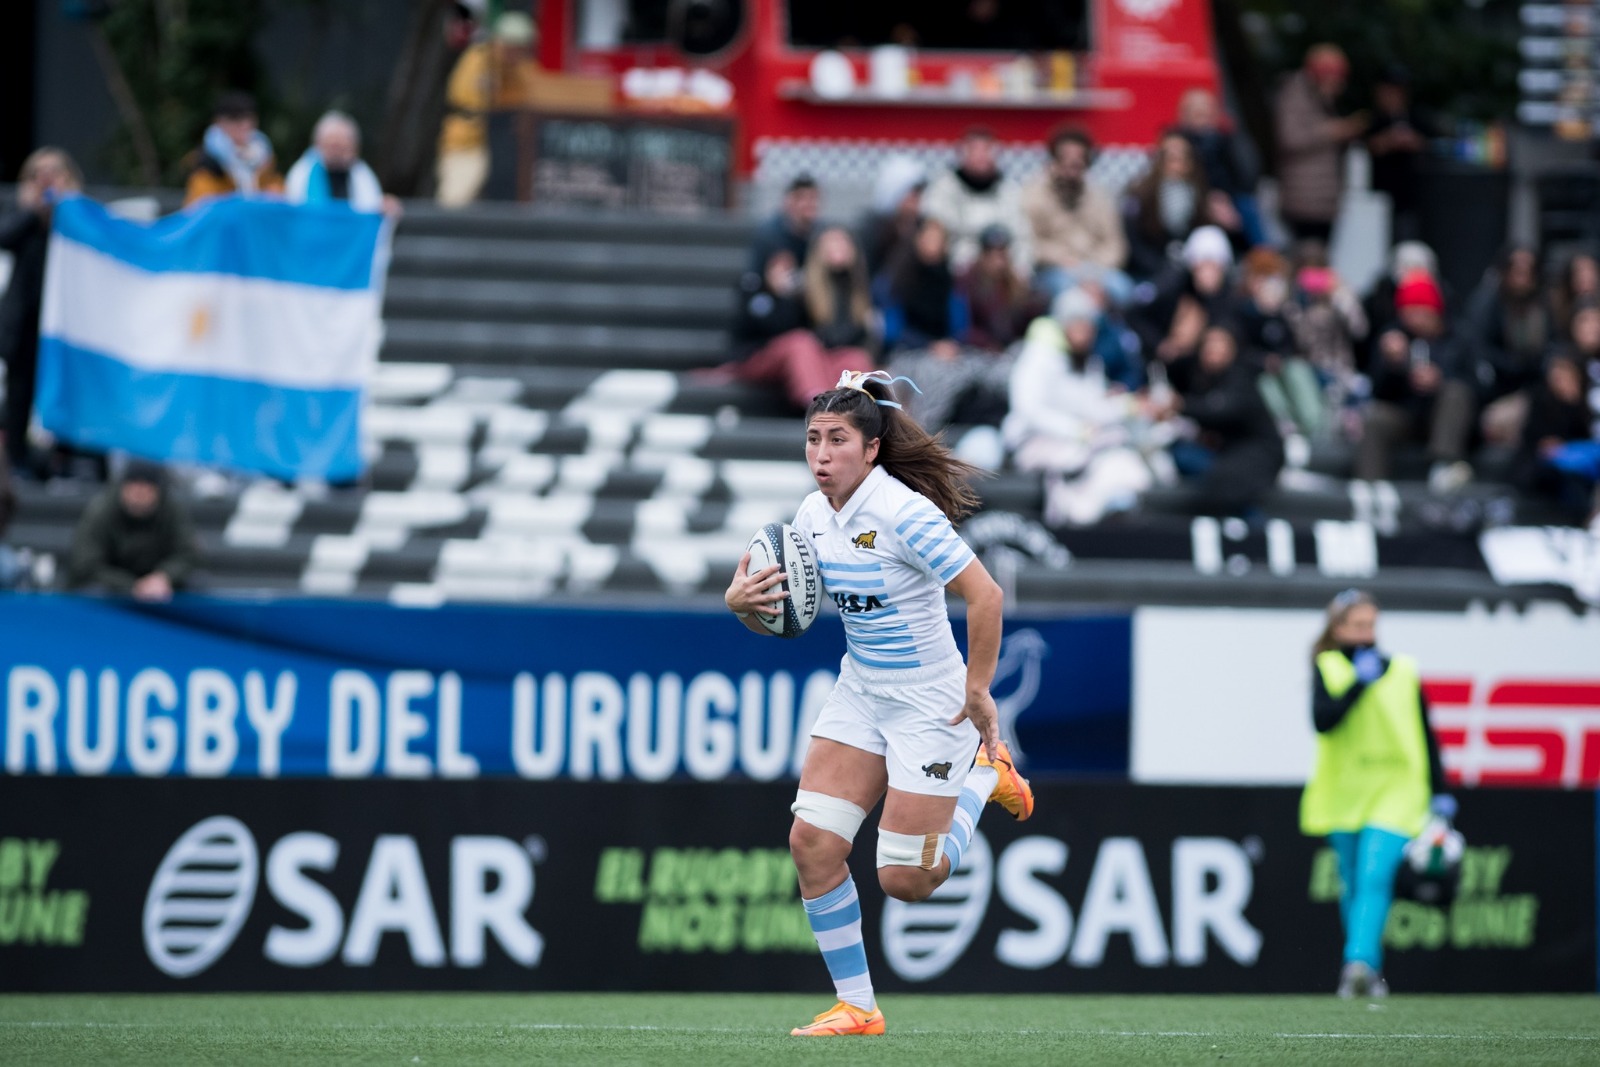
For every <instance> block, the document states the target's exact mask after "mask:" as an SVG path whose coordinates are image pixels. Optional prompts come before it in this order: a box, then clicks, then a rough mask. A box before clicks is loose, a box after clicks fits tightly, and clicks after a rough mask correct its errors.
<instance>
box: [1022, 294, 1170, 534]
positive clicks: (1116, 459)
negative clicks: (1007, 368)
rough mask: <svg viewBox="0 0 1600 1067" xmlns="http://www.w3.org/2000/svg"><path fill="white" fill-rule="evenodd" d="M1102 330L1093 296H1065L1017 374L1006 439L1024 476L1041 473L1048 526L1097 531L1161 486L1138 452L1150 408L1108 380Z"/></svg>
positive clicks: (1040, 322)
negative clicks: (1141, 426)
mask: <svg viewBox="0 0 1600 1067" xmlns="http://www.w3.org/2000/svg"><path fill="white" fill-rule="evenodd" d="M1100 323H1101V308H1100V306H1099V304H1097V303H1096V302H1095V299H1094V297H1093V296H1092V295H1091V294H1090V293H1089V291H1088V290H1087V289H1085V288H1083V287H1077V288H1072V289H1068V290H1066V291H1065V292H1063V293H1062V294H1061V295H1060V296H1058V297H1056V299H1055V301H1054V303H1053V304H1052V305H1051V308H1050V314H1049V315H1048V316H1044V317H1041V318H1039V319H1037V320H1035V321H1034V323H1033V325H1031V326H1029V327H1028V335H1027V339H1026V340H1025V341H1024V342H1023V345H1022V350H1021V352H1020V353H1019V354H1018V355H1017V360H1016V365H1015V367H1013V368H1012V371H1011V380H1010V410H1009V412H1008V413H1007V415H1006V418H1005V421H1004V422H1003V423H1002V424H1001V436H1002V439H1003V440H1004V442H1005V444H1006V447H1007V448H1008V449H1009V450H1010V452H1011V455H1012V461H1013V463H1014V464H1015V465H1016V467H1017V469H1018V470H1022V471H1034V472H1038V473H1039V474H1041V475H1042V481H1043V487H1044V498H1045V502H1044V518H1045V521H1046V523H1048V524H1049V525H1051V526H1088V525H1092V524H1094V523H1096V522H1098V521H1099V520H1100V519H1101V518H1103V517H1104V516H1105V515H1106V514H1107V513H1108V512H1112V511H1123V510H1127V509H1128V508H1131V507H1132V506H1133V505H1134V504H1135V503H1137V501H1138V498H1139V494H1141V493H1143V492H1144V491H1145V490H1146V489H1148V488H1150V486H1151V485H1152V484H1153V483H1154V475H1153V472H1152V470H1151V468H1150V466H1149V464H1148V463H1147V462H1146V460H1145V458H1144V456H1142V455H1141V453H1140V450H1139V447H1138V442H1139V437H1140V434H1139V432H1138V431H1139V427H1138V425H1137V424H1138V422H1139V420H1140V419H1141V416H1142V413H1143V407H1142V405H1141V404H1140V402H1139V401H1138V400H1137V398H1136V396H1135V394H1133V393H1130V392H1128V391H1126V390H1124V389H1121V388H1120V387H1118V386H1117V385H1116V384H1115V383H1114V382H1113V381H1112V380H1111V379H1110V377H1109V376H1108V374H1107V369H1106V363H1105V360H1103V359H1102V358H1101V356H1100V353H1099V351H1098V349H1097V344H1096V341H1097V337H1098V336H1099V334H1100Z"/></svg>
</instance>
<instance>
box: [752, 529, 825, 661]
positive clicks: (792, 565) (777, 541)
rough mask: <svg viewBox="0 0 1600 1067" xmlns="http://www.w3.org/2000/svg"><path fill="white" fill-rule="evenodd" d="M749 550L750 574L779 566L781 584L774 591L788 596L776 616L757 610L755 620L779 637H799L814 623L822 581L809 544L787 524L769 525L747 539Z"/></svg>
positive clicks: (798, 532)
mask: <svg viewBox="0 0 1600 1067" xmlns="http://www.w3.org/2000/svg"><path fill="white" fill-rule="evenodd" d="M749 551H750V573H751V574H754V573H756V572H757V571H761V570H765V569H766V568H768V567H772V566H777V567H779V568H780V569H781V570H782V573H783V583H782V584H781V585H779V586H776V587H775V588H778V589H783V590H785V591H786V592H788V594H789V596H788V598H787V599H786V600H784V601H783V603H782V608H783V610H782V611H781V612H779V613H778V614H777V615H776V616H773V615H763V614H761V613H760V612H759V611H758V612H756V614H755V617H756V619H757V620H759V621H760V623H761V625H762V626H765V627H766V628H767V629H768V630H770V631H772V632H773V633H775V634H777V635H778V636H779V637H799V636H800V635H801V634H803V633H805V632H806V630H807V629H809V628H810V626H811V624H812V623H813V622H815V621H816V618H817V611H818V609H819V608H820V607H821V603H822V596H821V594H822V582H821V579H820V578H819V577H818V574H817V562H816V558H815V557H814V556H813V555H812V552H811V543H810V542H809V541H807V540H806V539H805V537H804V536H803V535H802V534H801V533H800V531H798V530H796V529H795V528H794V527H793V526H790V525H789V524H788V523H783V522H769V523H767V524H766V525H765V526H763V527H762V528H761V529H760V530H758V531H756V535H755V536H754V537H752V538H751V539H750V546H749Z"/></svg>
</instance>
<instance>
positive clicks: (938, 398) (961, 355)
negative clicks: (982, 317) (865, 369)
mask: <svg viewBox="0 0 1600 1067" xmlns="http://www.w3.org/2000/svg"><path fill="white" fill-rule="evenodd" d="M981 244H982V245H983V248H984V251H983V252H982V253H981V254H980V255H979V256H978V259H977V260H976V261H975V262H974V263H973V265H972V267H971V268H970V269H969V270H968V271H967V274H966V276H965V278H964V279H963V280H971V278H972V277H973V275H975V274H977V275H981V276H982V280H981V287H982V288H983V289H984V291H985V292H986V294H988V298H989V299H991V300H994V299H997V298H998V297H997V296H996V293H995V290H996V289H998V287H1002V286H1010V287H1011V288H1012V290H1014V291H1024V286H1023V284H1022V283H1021V282H1020V281H1018V280H1017V277H1016V275H1015V274H1014V273H1013V272H1012V270H1011V263H1010V260H1009V258H1008V254H1009V247H1010V239H1009V236H1008V235H1006V234H1005V233H1004V231H1003V230H1002V229H1001V228H1000V227H999V226H994V227H991V228H990V229H989V230H986V231H985V232H984V235H983V239H982V241H981ZM986 313H987V314H989V315H990V317H991V318H997V319H998V318H1000V317H1001V313H1000V312H997V311H995V310H994V309H992V308H991V309H987V311H986ZM884 320H885V325H884V331H885V337H886V339H889V338H893V339H894V341H895V354H894V356H893V358H892V359H891V360H890V363H889V370H890V371H891V372H892V373H893V374H896V375H904V376H905V377H907V378H910V379H911V380H912V381H914V382H916V383H917V391H916V392H913V393H912V394H911V395H910V396H908V397H907V398H906V401H905V403H906V411H907V412H908V413H909V414H910V415H911V416H912V417H913V418H915V419H916V420H917V421H918V422H919V423H921V424H922V427H923V429H925V430H927V431H928V432H929V433H938V432H939V431H941V430H943V429H946V428H947V427H949V426H951V425H953V424H960V425H963V426H966V427H974V426H984V427H991V428H992V427H998V426H999V425H1000V419H1001V418H1002V417H1003V416H1004V415H1005V405H1006V382H1007V381H1008V379H1009V377H1010V367H1011V364H1010V360H1009V358H1008V357H1006V356H1005V355H1004V354H1003V352H1002V351H1001V349H1000V348H988V347H985V346H984V345H981V344H977V343H974V339H975V335H976V332H977V331H975V330H974V328H973V323H972V306H971V304H970V302H969V300H968V298H967V296H966V293H965V291H964V290H963V289H962V288H961V287H960V286H958V285H957V284H956V280H955V279H954V278H952V277H951V275H950V267H949V262H948V255H947V252H946V248H945V235H944V226H943V224H942V223H940V222H939V221H937V220H936V219H924V220H923V221H922V225H921V227H919V229H918V231H917V242H916V250H915V253H914V254H913V255H912V256H911V257H910V258H909V259H907V260H906V262H904V263H903V264H901V267H900V269H899V270H898V271H896V273H895V278H894V282H893V285H892V287H891V295H890V300H889V303H888V305H887V306H886V308H885V314H884ZM993 328H995V329H1008V330H1014V329H1015V326H1014V325H1012V324H1011V323H1010V322H1009V321H1006V322H1001V323H1000V324H999V325H998V326H994V327H993ZM968 436H969V435H968V434H967V433H964V434H963V436H962V438H961V439H960V440H958V441H957V442H955V448H956V451H957V454H958V455H961V456H963V458H967V459H969V461H971V462H977V463H979V465H981V466H984V467H990V468H992V467H996V466H998V465H999V464H1000V462H1001V461H1002V459H1003V458H1004V457H1003V455H1001V454H999V445H998V441H997V440H996V437H995V434H994V433H992V432H991V433H988V434H979V435H976V436H972V437H971V439H970V440H968ZM985 449H986V450H985Z"/></svg>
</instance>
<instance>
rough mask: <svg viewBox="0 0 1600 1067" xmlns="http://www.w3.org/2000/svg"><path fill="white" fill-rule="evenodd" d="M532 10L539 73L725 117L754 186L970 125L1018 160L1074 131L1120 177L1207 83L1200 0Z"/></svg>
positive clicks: (1012, 161) (842, 171)
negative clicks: (1056, 134) (596, 81)
mask: <svg viewBox="0 0 1600 1067" xmlns="http://www.w3.org/2000/svg"><path fill="white" fill-rule="evenodd" d="M539 22H540V39H539V45H538V51H539V60H540V65H541V66H542V67H544V69H545V70H546V71H550V72H558V73H565V74H571V75H603V76H609V77H611V78H613V79H615V82H616V85H617V86H618V90H619V97H618V100H619V105H620V106H621V107H622V108H624V109H626V110H628V111H638V110H645V111H649V110H655V111H657V112H678V113H681V114H696V113H699V114H703V115H709V116H722V117H725V118H727V119H729V120H731V123H732V137H733V152H732V164H733V169H734V171H735V175H736V177H737V178H739V179H743V180H746V181H749V182H751V183H752V184H753V186H754V187H755V189H756V190H757V194H758V196H759V195H760V190H762V189H767V190H771V189H774V188H776V187H777V186H779V185H781V184H782V183H783V182H786V181H787V180H788V178H789V177H792V176H793V175H794V174H796V173H799V172H801V171H806V172H809V173H811V174H813V175H814V176H815V177H816V178H817V179H818V180H819V181H821V182H822V183H823V185H824V187H825V188H838V187H841V186H848V185H855V186H858V187H859V186H861V185H868V186H870V183H871V180H872V175H873V174H874V173H875V172H876V169H877V165H878V163H879V162H881V160H882V159H883V158H884V157H885V156H886V155H888V154H891V153H901V154H910V155H912V156H914V157H915V156H922V157H924V158H926V159H927V160H928V161H929V162H934V161H942V160H943V159H945V158H947V156H948V152H949V147H950V145H951V144H952V143H953V142H954V141H955V140H956V139H957V138H958V137H959V136H960V134H961V133H962V132H963V131H964V130H966V129H968V128H970V127H973V126H982V127H985V128H987V129H988V130H990V131H992V132H993V133H994V134H995V135H996V137H997V138H998V139H999V141H1000V142H1001V146H1002V153H1001V160H1002V164H1003V165H1008V166H1009V167H1011V168H1012V169H1013V171H1014V172H1016V173H1020V172H1021V171H1024V170H1028V169H1031V168H1032V167H1033V166H1036V165H1037V163H1038V162H1039V161H1040V160H1042V158H1043V148H1042V144H1043V142H1044V140H1045V139H1046V138H1047V137H1048V135H1049V133H1050V131H1051V130H1053V129H1055V128H1056V127H1059V126H1062V125H1077V126H1081V127H1083V128H1085V129H1087V130H1088V131H1089V132H1090V133H1091V134H1092V135H1093V136H1094V137H1095V139H1096V141H1097V142H1098V143H1099V144H1100V145H1101V146H1102V147H1101V151H1100V154H1099V158H1098V160H1097V163H1096V176H1097V177H1098V178H1099V179H1100V180H1101V181H1103V182H1105V183H1106V184H1109V185H1111V186H1113V187H1120V186H1121V185H1123V184H1124V183H1125V182H1126V181H1127V180H1128V179H1129V178H1130V177H1131V176H1132V175H1134V174H1136V173H1138V172H1139V171H1140V170H1142V169H1143V166H1144V161H1145V153H1146V151H1147V149H1148V146H1149V145H1150V144H1151V143H1152V142H1153V141H1154V139H1155V137H1156V135H1157V133H1158V132H1159V131H1160V130H1161V129H1162V128H1163V127H1164V126H1166V125H1168V124H1170V123H1171V122H1172V120H1173V117H1174V114H1175V111H1176V108H1177V104H1178V99H1179V97H1180V96H1181V95H1182V94H1183V92H1184V91H1185V90H1187V89H1190V88H1194V87H1197V86H1199V87H1205V88H1210V89H1213V90H1215V89H1216V87H1217V84H1218V71H1217V62H1216V57H1215V48H1214V44H1213V36H1212V30H1211V11H1210V5H1209V3H1208V0H873V2H870V3H862V2H861V0H542V3H541V4H540V5H539Z"/></svg>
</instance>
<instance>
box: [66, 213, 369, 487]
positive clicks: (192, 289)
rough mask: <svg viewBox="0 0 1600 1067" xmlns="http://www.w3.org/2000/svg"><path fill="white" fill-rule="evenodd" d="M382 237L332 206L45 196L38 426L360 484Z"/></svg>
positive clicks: (96, 442)
mask: <svg viewBox="0 0 1600 1067" xmlns="http://www.w3.org/2000/svg"><path fill="white" fill-rule="evenodd" d="M388 239H389V226H388V224H387V223H386V222H385V221H384V220H383V218H382V217H381V216H378V215H370V214H361V213H358V212H355V211H352V210H351V209H350V208H349V207H347V206H344V205H342V204H336V205H314V206H304V205H290V204H286V203H282V202H279V201H270V200H243V199H239V198H234V197H229V198H221V199H214V200H207V201H204V202H202V203H201V204H199V205H196V206H195V207H193V208H191V209H189V210H187V211H183V212H180V213H179V214H176V215H172V216H169V217H167V218H164V219H161V220H160V221H158V222H155V223H153V224H146V223H139V222H130V221H128V220H126V219H120V218H117V217H115V216H113V215H112V214H110V213H109V212H108V211H106V209H105V208H104V207H102V206H101V205H100V204H98V203H96V202H95V201H93V200H89V199H87V198H84V197H74V198H71V199H68V200H65V201H63V202H61V203H60V204H57V205H56V208H55V212H54V216H53V223H52V232H51V237H50V253H49V258H48V260H47V263H46V268H45V287H44V304H43V308H42V311H41V313H40V319H39V333H40V343H39V377H38V395H37V407H38V411H39V418H40V421H41V422H43V424H44V426H45V428H46V429H48V430H50V431H51V432H52V433H55V434H56V435H57V436H59V437H61V438H64V439H65V440H67V441H71V442H72V443H74V444H77V445H80V446H85V447H91V448H97V449H113V448H116V449H125V450H126V451H128V452H131V453H133V454H135V455H139V456H145V457H147V458H150V459H157V460H165V461H177V462H185V463H200V464H207V465H214V466H220V467H226V468H232V469H235V470H245V471H259V472H261V473H264V474H270V475H273V476H275V477H279V478H286V479H293V478H323V479H327V480H330V481H347V480H349V479H352V478H355V477H357V476H358V475H359V474H360V473H361V467H362V464H361V437H360V420H361V407H362V400H363V395H364V392H365V389H366V385H367V382H368V380H369V378H370V377H371V374H372V367H373V364H374V363H376V362H377V354H378V345H379V342H380V340H381V338H382V320H381V317H380V311H381V304H382V299H383V278H384V273H385V271H386V270H387V267H388Z"/></svg>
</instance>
